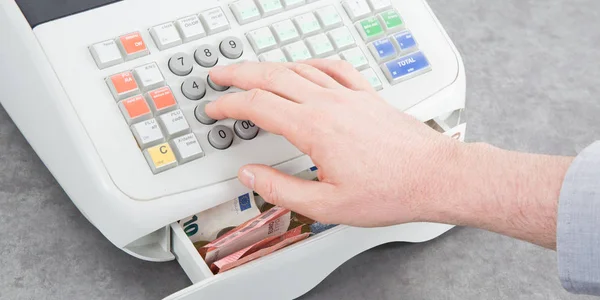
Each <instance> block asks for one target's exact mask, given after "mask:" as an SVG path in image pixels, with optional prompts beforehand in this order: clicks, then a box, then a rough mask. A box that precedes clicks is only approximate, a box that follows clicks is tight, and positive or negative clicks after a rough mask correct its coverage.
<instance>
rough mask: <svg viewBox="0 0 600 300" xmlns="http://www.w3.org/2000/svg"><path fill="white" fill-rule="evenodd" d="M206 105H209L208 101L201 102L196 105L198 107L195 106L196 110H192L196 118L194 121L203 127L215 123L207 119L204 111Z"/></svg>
mask: <svg viewBox="0 0 600 300" xmlns="http://www.w3.org/2000/svg"><path fill="white" fill-rule="evenodd" d="M208 103H210V101H208V100H204V101H201V102H200V103H198V106H196V108H195V109H194V115H195V116H196V120H198V122H200V123H202V124H204V125H212V124H215V122H217V120H215V119H213V118H211V117H209V116H208V115H207V114H206V111H205V110H204V108H205V107H206V104H208Z"/></svg>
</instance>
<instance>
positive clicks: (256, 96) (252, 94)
mask: <svg viewBox="0 0 600 300" xmlns="http://www.w3.org/2000/svg"><path fill="white" fill-rule="evenodd" d="M265 94H266V92H265V91H264V90H261V89H251V90H250V91H248V98H247V99H248V102H249V103H250V104H251V105H252V104H255V103H257V102H260V101H261V100H262V99H263V98H264V97H265Z"/></svg>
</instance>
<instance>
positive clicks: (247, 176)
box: [240, 169, 254, 190]
mask: <svg viewBox="0 0 600 300" xmlns="http://www.w3.org/2000/svg"><path fill="white" fill-rule="evenodd" d="M240 181H241V182H242V183H243V184H244V185H245V186H246V187H247V188H250V189H252V190H254V174H253V173H252V172H250V171H248V169H243V170H242V172H241V173H240Z"/></svg>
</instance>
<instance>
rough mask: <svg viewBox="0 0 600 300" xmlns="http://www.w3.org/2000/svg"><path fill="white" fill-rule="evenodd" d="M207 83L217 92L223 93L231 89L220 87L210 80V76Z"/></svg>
mask: <svg viewBox="0 0 600 300" xmlns="http://www.w3.org/2000/svg"><path fill="white" fill-rule="evenodd" d="M206 82H208V85H209V86H210V87H211V88H212V89H213V90H215V91H217V92H223V91H226V90H228V89H229V87H228V86H224V85H218V84H216V83H214V82H213V81H212V80H210V76H208V77H206Z"/></svg>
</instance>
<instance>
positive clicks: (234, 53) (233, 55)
mask: <svg viewBox="0 0 600 300" xmlns="http://www.w3.org/2000/svg"><path fill="white" fill-rule="evenodd" d="M219 49H220V50H221V54H223V56H225V57H227V58H229V59H237V58H240V56H242V54H243V53H244V44H243V42H242V40H240V39H238V38H237V37H235V36H230V37H227V38H225V39H224V40H223V41H222V42H221V44H220V45H219Z"/></svg>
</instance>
